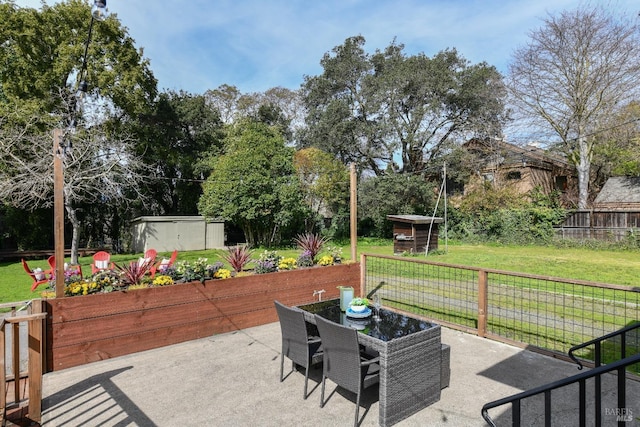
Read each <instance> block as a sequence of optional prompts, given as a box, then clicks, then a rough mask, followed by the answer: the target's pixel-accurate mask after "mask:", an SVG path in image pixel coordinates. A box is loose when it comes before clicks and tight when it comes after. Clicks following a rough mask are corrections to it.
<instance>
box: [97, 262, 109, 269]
mask: <svg viewBox="0 0 640 427" xmlns="http://www.w3.org/2000/svg"><path fill="white" fill-rule="evenodd" d="M96 268H99V269H101V270H105V269H107V268H109V261H96Z"/></svg>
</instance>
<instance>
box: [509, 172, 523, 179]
mask: <svg viewBox="0 0 640 427" xmlns="http://www.w3.org/2000/svg"><path fill="white" fill-rule="evenodd" d="M507 179H510V180H517V179H522V174H521V173H520V171H509V172H507Z"/></svg>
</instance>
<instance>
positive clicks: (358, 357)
mask: <svg viewBox="0 0 640 427" xmlns="http://www.w3.org/2000/svg"><path fill="white" fill-rule="evenodd" d="M315 319H316V325H317V326H318V332H319V333H320V339H322V349H323V353H324V360H323V367H322V392H321V393H320V407H321V408H322V407H323V406H324V404H325V401H324V388H325V382H326V379H327V378H329V379H330V380H332V381H333V382H335V383H336V384H337V385H338V386H340V387H342V388H344V389H346V390H349V391H351V392H353V393H356V417H355V422H354V426H356V427H357V426H358V411H359V409H360V394H361V393H362V390H364V389H365V388H367V387H370V386H372V385H375V384H377V383H378V382H379V380H380V365H379V361H380V357H374V356H371V355H369V354H367V353H365V352H363V351H361V348H360V345H359V344H358V331H356V330H355V329H353V328H349V327H347V326H342V325H339V324H337V323H335V322H332V321H330V320H327V319H325V318H323V317H320V316H318V315H317V314H316V315H315Z"/></svg>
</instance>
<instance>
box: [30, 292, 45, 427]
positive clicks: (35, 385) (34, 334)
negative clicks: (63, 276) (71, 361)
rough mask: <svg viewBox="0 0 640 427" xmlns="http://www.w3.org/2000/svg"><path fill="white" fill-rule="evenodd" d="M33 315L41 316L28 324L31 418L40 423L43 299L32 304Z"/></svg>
mask: <svg viewBox="0 0 640 427" xmlns="http://www.w3.org/2000/svg"><path fill="white" fill-rule="evenodd" d="M31 304H32V314H35V315H39V317H38V318H37V319H31V320H29V322H28V324H29V326H28V334H29V338H28V344H29V345H28V349H29V362H28V363H29V367H28V369H29V418H30V419H31V420H33V421H36V422H40V419H41V418H42V371H43V369H42V364H43V357H42V354H43V349H44V345H43V342H42V340H43V338H44V334H43V330H44V328H43V327H42V324H43V322H44V316H45V315H46V313H44V312H43V305H44V304H43V303H42V300H41V299H35V300H33V301H32V302H31Z"/></svg>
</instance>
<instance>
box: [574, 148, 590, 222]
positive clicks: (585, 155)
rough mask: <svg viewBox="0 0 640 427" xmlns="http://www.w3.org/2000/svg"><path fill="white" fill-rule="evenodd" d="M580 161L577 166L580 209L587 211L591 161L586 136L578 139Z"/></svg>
mask: <svg viewBox="0 0 640 427" xmlns="http://www.w3.org/2000/svg"><path fill="white" fill-rule="evenodd" d="M578 147H579V148H578V149H579V159H578V163H577V164H576V172H577V173H578V209H586V208H587V202H588V200H589V173H590V170H591V161H590V160H591V159H590V152H589V147H588V144H587V140H586V138H585V137H584V136H581V137H579V138H578Z"/></svg>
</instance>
